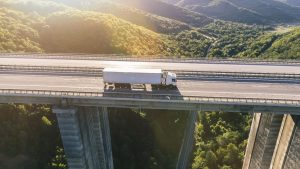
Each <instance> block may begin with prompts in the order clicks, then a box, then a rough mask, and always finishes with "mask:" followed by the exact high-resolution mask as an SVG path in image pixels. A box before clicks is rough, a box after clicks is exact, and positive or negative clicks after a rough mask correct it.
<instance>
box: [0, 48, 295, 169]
mask: <svg viewBox="0 0 300 169" xmlns="http://www.w3.org/2000/svg"><path fill="white" fill-rule="evenodd" d="M105 67H120V68H122V67H134V68H163V69H164V70H169V71H174V72H176V73H177V75H178V86H177V88H176V89H153V88H151V86H146V90H145V89H142V90H141V89H139V88H131V89H118V88H113V87H104V84H103V80H102V69H103V68H105ZM299 84H300V63H299V62H297V61H263V62H261V61H242V60H200V59H168V58H147V59H145V58H136V57H124V56H117V55H116V56H110V55H81V54H80V55H79V54H67V55H66V54H65V55H63V54H51V55H50V54H48V55H44V54H1V55H0V103H36V104H51V105H54V106H53V112H55V113H56V114H57V118H58V122H59V127H60V131H61V135H62V139H63V143H64V148H65V151H66V155H67V158H68V165H69V168H74V169H75V168H105V169H106V168H109V169H111V168H113V162H112V161H113V160H112V159H113V157H112V152H111V146H110V134H109V122H108V111H107V107H120V108H139V109H172V110H187V111H189V112H190V115H189V122H188V125H187V130H186V131H185V137H184V140H183V144H182V147H181V150H180V155H179V160H178V164H177V168H178V169H184V168H187V165H188V162H189V160H190V154H191V151H192V147H191V145H192V144H193V131H194V127H195V125H194V124H195V122H196V121H197V112H201V111H224V112H250V113H255V114H254V118H253V124H252V127H251V132H250V138H249V143H248V146H247V152H246V158H245V162H244V166H243V168H245V169H246V168H269V167H270V166H273V168H276V167H278V166H281V167H278V168H286V167H287V166H293V165H297V164H299V162H297V159H299V158H300V157H299V156H296V158H295V154H292V155H290V156H291V158H290V159H289V157H290V156H289V154H290V152H297V151H295V150H299V149H297V148H298V147H297V146H295V145H296V144H298V142H297V141H298V137H297V131H298V127H297V126H298V121H297V120H298V118H297V117H298V115H299V110H300V85H299ZM86 112H89V113H86ZM260 113H261V114H260ZM287 127H289V128H291V130H292V131H294V132H292V133H291V132H290V130H287V129H286V128H287ZM286 135H287V137H286ZM286 138H289V139H288V141H286ZM282 139H285V142H286V144H281V143H282V142H283V141H281V142H280V140H282ZM294 142H295V143H294ZM279 143H280V144H279ZM292 143H294V144H292ZM284 145H285V146H284ZM293 146H294V147H293ZM292 148H293V149H292ZM275 152H276V153H275ZM281 155H282V157H281ZM275 159H280V160H281V162H278V161H277V160H275ZM298 161H299V160H298ZM276 162H278V164H277V163H276ZM275 164H276V165H275Z"/></svg>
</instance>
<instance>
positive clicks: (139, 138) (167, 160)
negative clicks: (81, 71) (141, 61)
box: [0, 0, 300, 169]
mask: <svg viewBox="0 0 300 169" xmlns="http://www.w3.org/2000/svg"><path fill="white" fill-rule="evenodd" d="M138 1H139V0H135V1H130V2H131V3H130V4H131V5H130V6H127V5H126V3H127V2H129V1H122V2H121V1H119V0H115V1H114V2H104V1H99V2H98V1H97V2H95V3H94V2H93V3H90V4H89V3H84V4H82V3H81V2H82V1H80V0H76V1H75V0H74V1H71V0H62V1H60V0H52V1H51V0H0V52H41V53H43V52H44V53H55V52H61V53H68V52H71V53H76V52H79V53H106V54H107V53H118V54H125V55H163V56H166V57H168V56H176V57H206V58H214V57H218V58H253V59H255V58H259V59H299V58H300V28H299V27H289V28H288V29H286V30H285V31H278V30H277V29H275V28H274V27H272V26H265V25H245V24H241V23H236V22H229V21H222V20H216V19H212V18H211V17H207V16H206V15H204V14H201V13H198V12H197V10H196V8H195V10H194V12H193V11H191V10H189V9H188V8H183V7H184V4H183V2H184V1H181V3H182V4H179V5H177V6H174V5H171V4H168V3H165V2H172V3H175V1H176V0H165V2H161V1H158V0H149V1H147V3H145V4H143V5H141V4H139V5H138V4H134V3H133V2H138ZM91 2H92V1H91ZM176 2H178V1H176ZM186 2H188V1H186ZM264 19H265V18H264ZM109 112H110V117H109V118H110V126H111V135H112V146H113V147H112V148H113V156H114V164H115V168H116V169H141V168H145V169H148V168H149V169H174V168H175V166H176V160H177V157H178V153H179V149H180V145H181V141H182V137H183V132H184V127H185V125H186V120H187V113H186V112H180V111H163V110H156V111H153V110H152V111H151V110H132V109H110V110H109ZM199 119H200V120H199V123H198V124H197V128H196V131H195V138H196V143H195V152H194V157H193V159H192V161H191V168H193V169H202V168H208V169H215V168H216V169H217V168H222V169H230V168H232V169H239V168H241V165H242V160H243V155H244V150H245V146H246V141H247V137H248V132H249V127H250V123H251V116H250V115H249V114H247V112H244V114H242V113H223V112H199ZM8 131H9V132H8ZM0 134H1V136H2V137H1V139H0V169H2V168H5V169H21V168H22V169H66V168H67V164H66V161H65V157H64V152H63V148H62V143H61V140H60V136H59V130H58V126H57V122H56V117H55V115H54V114H53V113H52V112H51V106H49V105H14V104H5V105H0ZM49 138H50V139H49Z"/></svg>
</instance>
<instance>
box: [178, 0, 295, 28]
mask: <svg viewBox="0 0 300 169" xmlns="http://www.w3.org/2000/svg"><path fill="white" fill-rule="evenodd" d="M178 5H180V6H182V7H185V8H188V9H190V10H192V11H195V12H199V13H203V14H206V15H208V16H211V17H214V18H217V19H224V20H229V21H236V22H243V23H250V24H253V23H258V24H266V23H289V22H299V21H300V8H298V7H292V6H289V5H287V4H285V3H281V2H278V1H273V0H251V1H245V0H199V1H195V0H181V1H180V2H178Z"/></svg>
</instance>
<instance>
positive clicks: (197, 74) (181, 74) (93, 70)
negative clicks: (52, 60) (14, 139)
mask: <svg viewBox="0 0 300 169" xmlns="http://www.w3.org/2000/svg"><path fill="white" fill-rule="evenodd" d="M15 71H16V72H20V73H44V74H45V73H46V74H47V73H49V74H51V73H56V74H66V75H70V74H71V75H74V74H80V75H87V76H88V75H89V76H102V71H103V68H100V67H58V66H29V65H28V66H27V65H0V72H15ZM166 71H172V72H175V73H176V74H177V78H178V79H201V78H223V79H224V78H231V79H249V80H251V79H266V80H268V79H271V80H294V81H300V74H278V73H252V72H214V71H178V70H166Z"/></svg>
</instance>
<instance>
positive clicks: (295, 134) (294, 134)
mask: <svg viewBox="0 0 300 169" xmlns="http://www.w3.org/2000/svg"><path fill="white" fill-rule="evenodd" d="M299 166H300V116H296V115H289V114H286V115H284V118H283V120H282V124H281V128H280V132H279V136H278V139H277V143H276V147H275V150H274V154H273V157H272V162H271V165H270V169H283V168H285V169H294V168H299Z"/></svg>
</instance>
